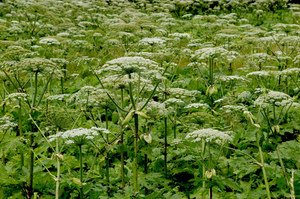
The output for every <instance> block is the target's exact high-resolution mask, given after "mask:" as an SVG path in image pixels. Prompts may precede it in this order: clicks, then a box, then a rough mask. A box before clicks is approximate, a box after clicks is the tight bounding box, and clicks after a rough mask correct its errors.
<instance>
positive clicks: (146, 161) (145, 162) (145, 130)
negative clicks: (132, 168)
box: [143, 120, 148, 174]
mask: <svg viewBox="0 0 300 199" xmlns="http://www.w3.org/2000/svg"><path fill="white" fill-rule="evenodd" d="M146 124H147V120H146V122H145V125H144V129H143V132H144V133H148V132H147V125H146ZM145 145H146V146H145V147H147V145H148V143H147V142H145ZM144 158H145V159H144V172H145V173H146V174H147V172H148V155H147V153H145V156H144Z"/></svg>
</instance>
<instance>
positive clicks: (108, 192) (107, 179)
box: [105, 107, 110, 196]
mask: <svg viewBox="0 0 300 199" xmlns="http://www.w3.org/2000/svg"><path fill="white" fill-rule="evenodd" d="M105 128H106V129H108V108H107V107H105ZM108 139H109V137H108V134H106V142H107V145H108V144H109V143H108ZM107 147H108V146H107ZM105 159H106V186H107V195H108V196H110V187H109V151H108V149H106V157H105Z"/></svg>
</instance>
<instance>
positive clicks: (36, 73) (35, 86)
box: [32, 72, 38, 107]
mask: <svg viewBox="0 0 300 199" xmlns="http://www.w3.org/2000/svg"><path fill="white" fill-rule="evenodd" d="M37 84H38V72H35V74H34V96H33V101H32V106H33V107H34V106H35V101H36V96H37V87H38V86H37Z"/></svg>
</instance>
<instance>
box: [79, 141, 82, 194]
mask: <svg viewBox="0 0 300 199" xmlns="http://www.w3.org/2000/svg"><path fill="white" fill-rule="evenodd" d="M78 146H79V164H80V188H79V189H80V199H83V181H82V180H83V171H82V148H81V147H82V146H81V145H78Z"/></svg>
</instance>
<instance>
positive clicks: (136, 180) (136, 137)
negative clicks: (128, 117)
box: [133, 114, 139, 195]
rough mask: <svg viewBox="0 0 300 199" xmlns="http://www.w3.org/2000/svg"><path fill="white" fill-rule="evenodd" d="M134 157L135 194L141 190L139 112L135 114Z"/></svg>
mask: <svg viewBox="0 0 300 199" xmlns="http://www.w3.org/2000/svg"><path fill="white" fill-rule="evenodd" d="M134 126H135V131H134V158H133V187H134V192H135V195H137V193H138V191H139V187H138V164H137V151H138V146H137V142H138V132H139V116H138V115H137V114H134Z"/></svg>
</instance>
